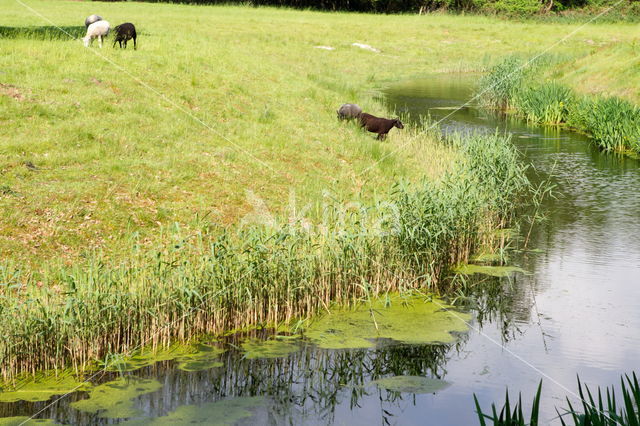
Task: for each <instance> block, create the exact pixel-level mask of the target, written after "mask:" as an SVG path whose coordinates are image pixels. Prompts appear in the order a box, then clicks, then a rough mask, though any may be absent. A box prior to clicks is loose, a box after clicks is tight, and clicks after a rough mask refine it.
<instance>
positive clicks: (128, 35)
mask: <svg viewBox="0 0 640 426" xmlns="http://www.w3.org/2000/svg"><path fill="white" fill-rule="evenodd" d="M113 31H114V32H115V35H116V38H115V40H113V47H116V42H118V44H119V45H120V48H122V42H124V48H125V49H126V48H127V41H128V40H131V39H133V48H134V49H137V48H138V47H137V46H136V37H137V34H136V27H135V26H134V25H133V24H132V23H131V22H125V23H124V24H120V25H118V26H117V27H115V28H114V29H113Z"/></svg>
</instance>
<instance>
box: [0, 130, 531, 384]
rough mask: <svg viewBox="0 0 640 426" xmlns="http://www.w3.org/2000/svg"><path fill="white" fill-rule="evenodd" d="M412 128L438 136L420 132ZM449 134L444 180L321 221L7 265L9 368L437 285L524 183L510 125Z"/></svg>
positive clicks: (4, 321)
mask: <svg viewBox="0 0 640 426" xmlns="http://www.w3.org/2000/svg"><path fill="white" fill-rule="evenodd" d="M427 135H428V134H427ZM413 137H416V138H421V140H422V141H423V142H429V143H442V141H438V140H437V138H436V137H435V136H433V135H432V136H431V139H424V138H425V137H426V135H425V134H424V133H422V134H421V133H416V134H414V135H413ZM449 143H451V144H452V145H453V147H454V148H455V149H456V150H457V151H458V152H459V155H460V158H459V160H458V161H457V162H456V163H455V164H454V166H453V169H452V170H451V172H449V173H446V174H445V175H444V176H443V177H442V179H441V180H440V181H439V182H438V183H436V184H434V183H432V182H429V181H423V182H422V183H420V184H411V183H401V184H398V185H396V186H395V188H394V189H393V195H392V196H391V197H390V198H389V200H385V202H383V203H378V204H372V205H369V206H359V207H358V208H357V209H354V210H352V211H351V210H347V211H345V210H344V209H345V204H344V203H339V202H338V203H336V204H328V205H326V206H325V209H324V214H325V221H324V222H323V223H322V224H321V225H320V226H317V227H316V226H315V225H313V224H309V223H288V224H284V225H280V224H277V223H274V224H272V225H271V226H268V227H267V226H261V227H258V226H251V227H248V228H238V227H231V228H225V229H220V230H219V231H218V232H215V233H213V234H211V235H206V234H205V233H204V232H203V233H200V234H198V235H197V236H195V238H194V239H193V240H192V241H190V242H188V243H187V242H185V243H184V244H181V245H176V246H174V247H173V248H171V249H168V250H165V251H164V252H157V253H147V252H141V253H138V255H137V256H134V257H133V258H132V259H130V260H129V261H128V262H126V263H125V262H123V263H121V264H120V265H118V266H114V265H109V264H105V263H103V261H102V259H101V258H100V257H99V256H95V257H90V258H89V259H88V261H87V263H83V264H81V265H79V266H77V267H57V266H51V267H49V268H48V269H47V270H46V271H45V273H44V274H43V276H44V277H45V278H44V282H42V281H41V282H38V283H33V282H30V281H29V280H26V279H25V277H23V276H21V275H20V272H19V270H18V269H17V268H16V269H9V268H6V267H5V268H4V269H3V270H2V273H3V276H2V282H3V283H4V286H3V287H4V288H3V296H4V297H3V298H2V299H1V301H0V312H1V313H2V315H1V316H0V318H1V319H0V332H1V333H3V335H5V336H8V338H7V339H6V340H5V341H4V342H3V344H2V345H0V359H2V373H3V374H4V375H5V377H11V376H13V375H14V374H16V373H19V372H23V371H35V370H39V369H54V368H55V369H57V368H62V367H64V366H65V365H69V364H72V365H73V366H74V367H76V368H81V367H82V366H83V365H85V364H86V363H87V362H89V361H91V360H94V359H102V358H104V357H105V356H106V355H107V354H109V353H123V352H125V353H126V352H129V351H130V350H132V349H134V348H137V347H140V345H143V344H144V345H151V346H153V347H156V346H166V345H169V344H170V343H172V342H174V341H176V340H187V339H190V338H191V337H194V336H197V335H199V334H203V333H214V334H216V333H220V332H222V331H224V330H229V329H237V328H245V327H248V326H255V325H269V324H271V325H274V324H278V323H281V322H287V323H292V322H293V321H294V320H295V319H297V318H305V317H307V316H308V315H310V314H312V313H314V312H317V311H318V310H321V309H328V307H329V306H330V305H331V304H332V303H339V304H351V303H354V302H357V301H359V300H363V299H364V300H366V299H368V298H371V297H376V296H379V295H382V294H385V293H388V292H396V291H401V292H402V291H406V290H413V289H428V290H432V291H434V290H438V289H442V278H443V277H444V274H445V272H446V269H447V267H448V266H449V265H450V264H452V263H458V262H463V261H466V260H467V259H468V257H469V255H470V253H471V252H472V251H473V250H474V249H475V248H477V247H478V246H479V245H485V246H496V245H499V241H498V239H499V237H492V231H493V230H495V229H499V228H501V227H504V226H506V225H507V224H508V223H510V219H511V215H512V212H513V209H514V206H513V203H514V201H515V200H516V198H517V196H518V195H520V194H522V193H523V191H524V190H525V189H526V188H527V186H528V183H527V180H526V178H525V176H524V166H523V165H520V164H519V162H518V156H517V153H516V151H515V148H513V147H512V146H511V145H510V144H509V143H508V141H507V140H505V139H504V138H503V137H500V136H470V137H465V138H459V139H454V140H452V141H450V142H449ZM493 239H495V240H496V241H492V240H493ZM21 284H23V285H24V284H26V289H22V288H21V287H20V285H21ZM34 284H35V285H34Z"/></svg>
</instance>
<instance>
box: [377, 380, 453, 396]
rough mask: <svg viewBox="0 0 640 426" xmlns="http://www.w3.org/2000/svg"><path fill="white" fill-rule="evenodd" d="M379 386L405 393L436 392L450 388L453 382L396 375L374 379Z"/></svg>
mask: <svg viewBox="0 0 640 426" xmlns="http://www.w3.org/2000/svg"><path fill="white" fill-rule="evenodd" d="M371 383H374V384H376V385H377V386H378V387H379V388H382V389H386V390H389V391H394V392H405V393H436V392H438V391H440V390H442V389H445V388H448V387H449V386H450V385H451V384H450V383H449V382H445V381H444V380H439V379H432V378H430V377H422V376H394V377H386V378H384V379H378V380H374V381H373V382H371Z"/></svg>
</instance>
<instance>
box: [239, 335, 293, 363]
mask: <svg viewBox="0 0 640 426" xmlns="http://www.w3.org/2000/svg"><path fill="white" fill-rule="evenodd" d="M242 350H244V351H245V355H244V357H245V358H247V359H257V358H281V357H285V356H287V355H289V354H290V353H293V352H296V351H298V350H300V346H299V345H298V343H297V342H296V341H294V340H282V339H276V340H259V339H251V340H247V341H246V342H244V343H243V344H242Z"/></svg>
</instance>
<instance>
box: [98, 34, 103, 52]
mask: <svg viewBox="0 0 640 426" xmlns="http://www.w3.org/2000/svg"><path fill="white" fill-rule="evenodd" d="M98 41H99V42H100V49H102V36H101V35H99V36H98Z"/></svg>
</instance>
